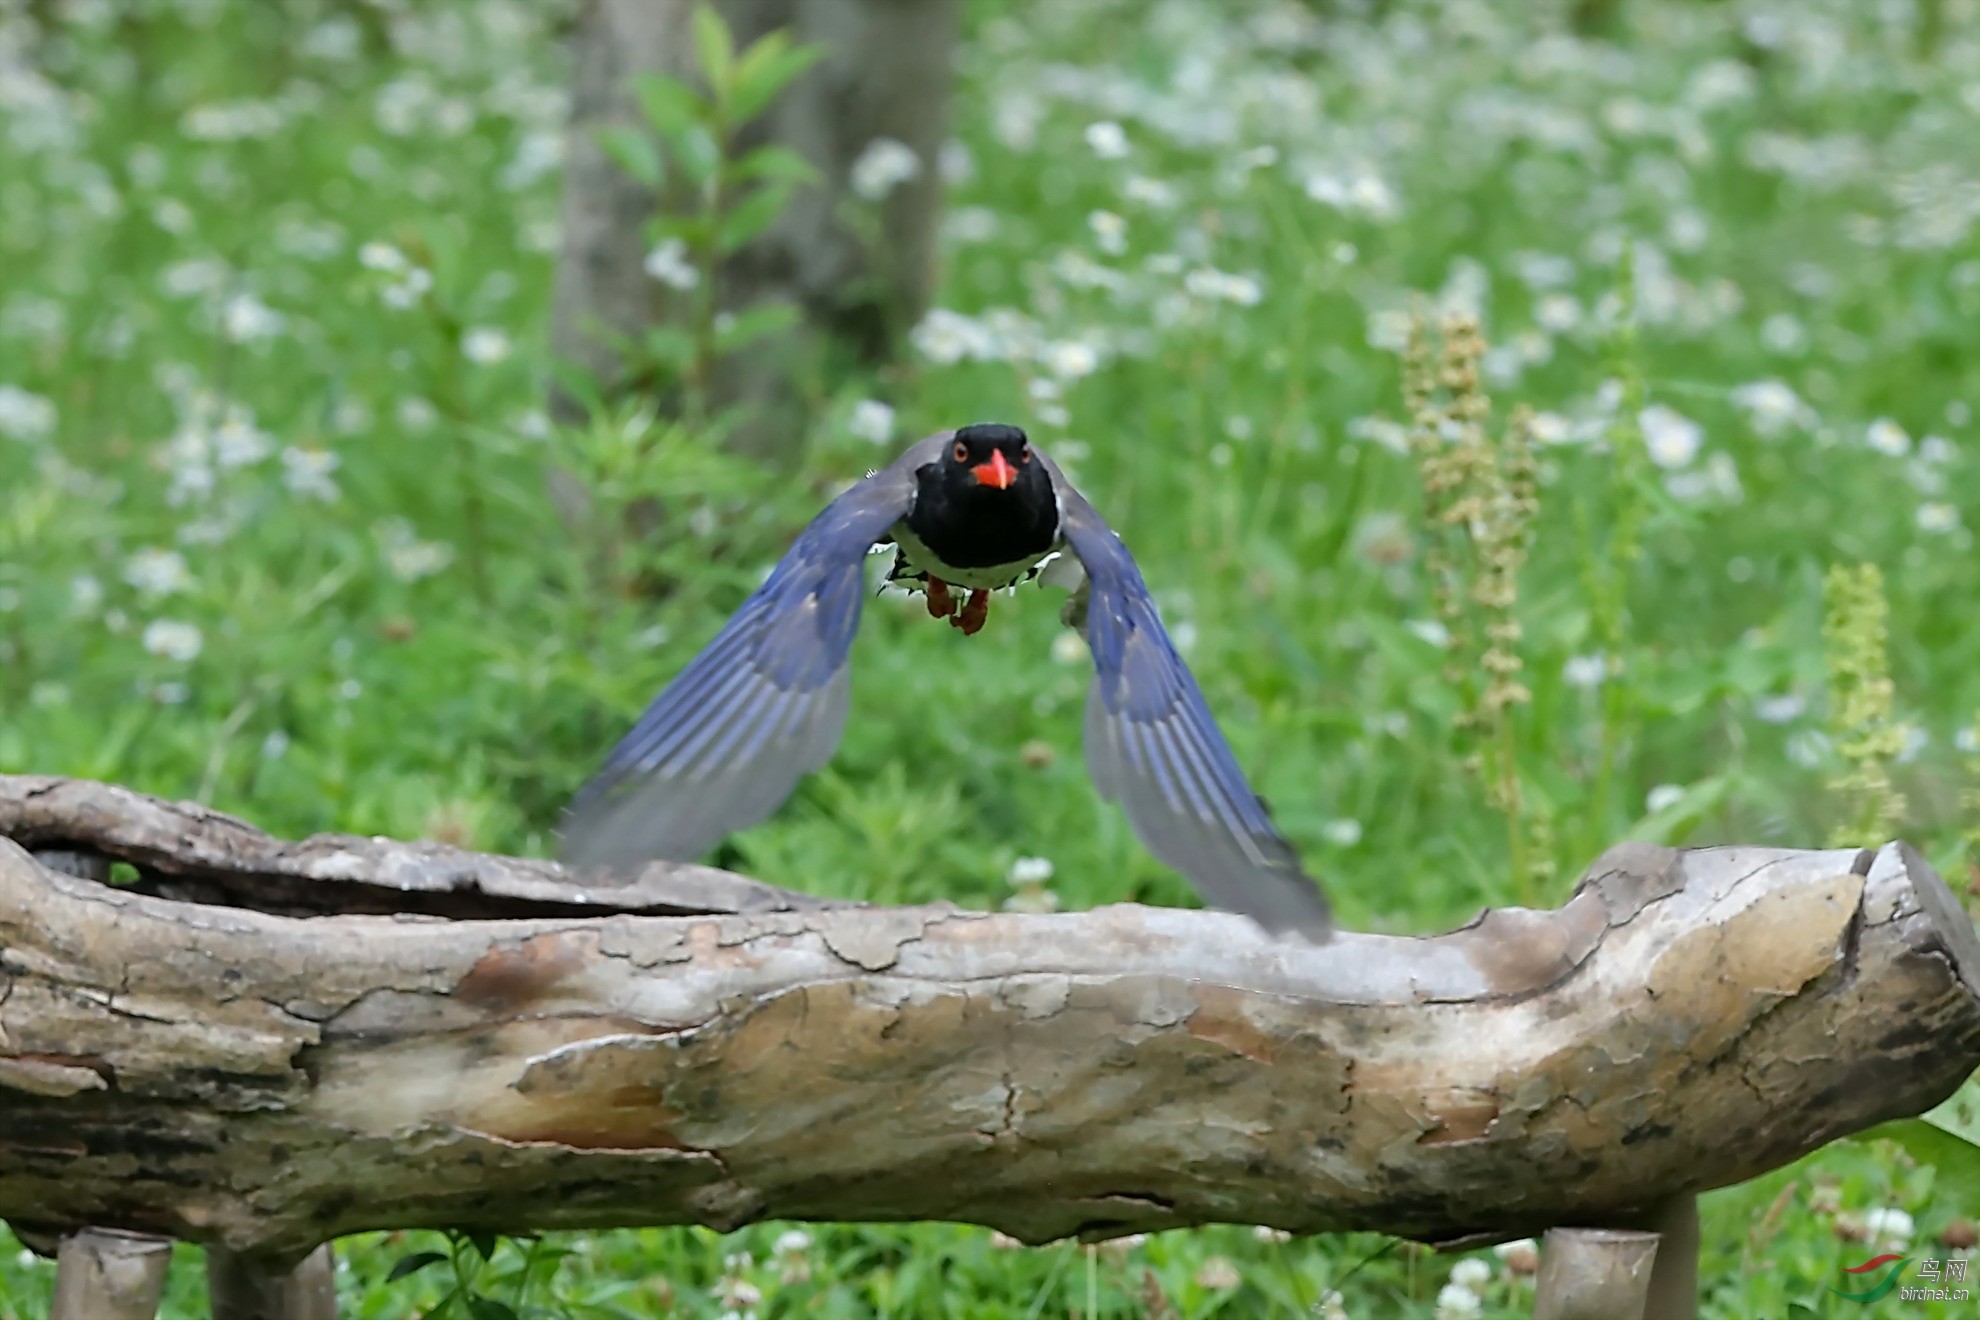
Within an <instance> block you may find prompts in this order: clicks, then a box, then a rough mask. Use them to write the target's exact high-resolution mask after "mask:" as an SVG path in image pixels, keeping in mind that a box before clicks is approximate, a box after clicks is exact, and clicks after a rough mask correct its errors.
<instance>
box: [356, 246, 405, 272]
mask: <svg viewBox="0 0 1980 1320" xmlns="http://www.w3.org/2000/svg"><path fill="white" fill-rule="evenodd" d="M358 262H359V264H360V265H362V266H364V267H365V269H367V270H378V271H383V272H385V273H386V274H387V275H398V274H402V273H404V272H405V271H407V270H409V269H411V267H412V263H411V262H409V261H407V260H406V254H405V253H403V252H401V251H399V249H397V248H395V247H393V246H392V245H391V244H390V243H366V244H365V245H364V246H363V247H361V248H359V249H358Z"/></svg>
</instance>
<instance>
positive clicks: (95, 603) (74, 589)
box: [69, 573, 103, 616]
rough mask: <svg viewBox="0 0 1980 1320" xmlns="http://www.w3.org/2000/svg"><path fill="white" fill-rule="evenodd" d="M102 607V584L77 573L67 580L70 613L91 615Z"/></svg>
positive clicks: (88, 575)
mask: <svg viewBox="0 0 1980 1320" xmlns="http://www.w3.org/2000/svg"><path fill="white" fill-rule="evenodd" d="M102 606H103V584H102V583H101V582H99V581H97V580H96V578H95V577H93V576H92V575H90V574H88V573H79V574H77V575H76V576H75V577H73V578H71V579H69V609H70V611H71V612H72V613H75V614H80V615H85V616H87V615H91V614H94V613H96V611H97V610H99V609H101V608H102Z"/></svg>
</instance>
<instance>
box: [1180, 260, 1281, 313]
mask: <svg viewBox="0 0 1980 1320" xmlns="http://www.w3.org/2000/svg"><path fill="white" fill-rule="evenodd" d="M1183 288H1185V289H1187V290H1188V291H1189V292H1190V293H1191V294H1192V295H1193V296H1195V297H1198V298H1203V299H1207V300H1211V301H1222V302H1231V303H1236V304H1237V305H1238V306H1240V307H1255V306H1257V305H1258V302H1259V300H1260V299H1261V298H1263V297H1264V296H1265V290H1264V287H1263V286H1262V285H1260V284H1259V283H1258V281H1257V280H1256V279H1254V278H1252V277H1251V276H1249V275H1233V274H1231V273H1230V272H1229V271H1222V270H1218V269H1217V268H1216V267H1214V266H1199V267H1197V268H1196V269H1195V270H1192V271H1191V272H1190V273H1189V274H1187V275H1185V276H1183Z"/></svg>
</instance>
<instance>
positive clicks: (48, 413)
mask: <svg viewBox="0 0 1980 1320" xmlns="http://www.w3.org/2000/svg"><path fill="white" fill-rule="evenodd" d="M54 429H55V405H54V404H52V403H50V402H49V401H48V400H47V399H44V398H42V397H41V396H40V395H39V394H30V393H29V392H28V391H26V390H24V389H22V388H20V386H18V385H0V435H4V436H6V437H7V438H8V439H9V440H19V441H21V442H22V443H23V444H33V443H34V442H36V441H37V440H45V439H47V438H48V434H49V432H51V431H53V430H54Z"/></svg>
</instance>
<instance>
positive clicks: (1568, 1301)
mask: <svg viewBox="0 0 1980 1320" xmlns="http://www.w3.org/2000/svg"><path fill="white" fill-rule="evenodd" d="M1656 1259H1657V1235H1656V1234H1655V1233H1645V1232H1642V1231H1640V1230H1637V1229H1630V1228H1550V1229H1548V1230H1547V1237H1546V1240H1545V1241H1544V1242H1542V1243H1541V1246H1540V1277H1539V1279H1538V1281H1537V1282H1536V1283H1535V1285H1534V1300H1533V1320H1644V1307H1645V1306H1646V1305H1647V1304H1648V1303H1649V1299H1650V1273H1651V1269H1652V1267H1653V1264H1654V1262H1655V1261H1656Z"/></svg>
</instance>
